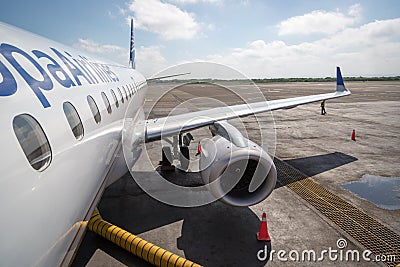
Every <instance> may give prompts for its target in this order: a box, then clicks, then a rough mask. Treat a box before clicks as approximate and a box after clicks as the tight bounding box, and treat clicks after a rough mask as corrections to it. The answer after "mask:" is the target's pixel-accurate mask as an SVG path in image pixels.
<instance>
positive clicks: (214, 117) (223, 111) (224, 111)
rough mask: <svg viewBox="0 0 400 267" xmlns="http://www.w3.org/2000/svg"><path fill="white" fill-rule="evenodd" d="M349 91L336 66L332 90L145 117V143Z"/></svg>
mask: <svg viewBox="0 0 400 267" xmlns="http://www.w3.org/2000/svg"><path fill="white" fill-rule="evenodd" d="M350 94H351V92H350V91H349V90H347V89H346V87H345V85H344V82H343V78H342V74H341V72H340V68H339V67H337V75H336V91H335V92H333V93H327V94H318V95H310V96H301V97H294V98H286V99H278V100H271V101H263V102H257V103H250V104H240V105H234V106H227V107H221V108H213V109H209V110H202V111H196V112H191V113H185V114H180V115H174V116H169V117H163V118H159V119H151V120H147V121H146V142H152V141H156V140H160V139H161V136H163V137H167V136H172V135H175V134H178V133H180V132H186V131H190V130H193V129H197V128H201V127H204V126H207V125H211V124H213V123H214V122H216V121H221V120H229V119H234V118H238V117H246V116H249V115H253V114H258V113H262V112H267V111H272V110H278V109H287V108H292V107H296V106H299V105H304V104H309V103H313V102H318V101H322V100H327V99H333V98H338V97H343V96H347V95H350Z"/></svg>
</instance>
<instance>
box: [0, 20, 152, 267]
mask: <svg viewBox="0 0 400 267" xmlns="http://www.w3.org/2000/svg"><path fill="white" fill-rule="evenodd" d="M0 45H1V46H0V74H1V75H0V106H1V113H2V114H1V116H0V127H1V140H0V144H1V145H0V148H1V152H2V153H1V155H0V158H1V164H0V173H1V176H0V214H1V222H0V229H2V238H1V241H0V265H1V266H32V265H34V266H56V265H68V264H69V261H70V259H71V257H72V255H73V253H74V250H75V249H76V246H77V244H78V243H79V240H80V238H81V237H82V234H83V229H84V226H85V221H87V220H88V218H89V217H90V215H91V212H92V211H93V209H94V208H95V206H96V205H97V202H98V201H99V198H100V197H101V194H102V192H103V190H104V188H105V186H106V184H107V183H110V182H112V181H114V180H116V179H118V178H119V177H121V176H122V175H123V174H124V173H125V172H126V171H127V167H126V164H125V160H124V157H123V153H122V148H121V135H122V129H123V121H124V116H125V112H126V110H127V107H128V105H135V106H136V107H137V108H135V109H132V110H133V111H134V112H140V111H141V107H142V106H143V101H144V95H145V91H146V90H145V89H146V87H147V84H146V79H145V78H144V77H143V76H142V75H141V74H140V73H138V72H137V71H135V70H133V69H130V68H126V67H124V66H121V65H117V64H114V63H110V62H108V61H105V60H99V59H97V58H94V57H89V56H87V55H85V53H82V52H79V51H76V50H75V49H73V48H70V47H66V46H63V45H61V44H59V43H56V42H53V41H50V40H47V39H45V38H42V37H39V36H37V35H34V34H31V33H28V32H26V31H23V30H20V29H17V28H14V27H12V26H9V25H7V24H2V23H0ZM21 51H22V52H21ZM57 52H59V54H61V56H60V55H59V54H57ZM38 66H39V67H38ZM43 71H44V72H45V73H43ZM75 71H80V74H78V72H75ZM27 74H28V75H27ZM78 80H79V81H78ZM14 85H15V86H16V87H15V88H14ZM122 87H124V89H123V88H122ZM117 88H119V90H121V91H122V92H123V96H122V97H123V98H124V103H122V100H121V97H120V95H119V92H118V89H117ZM128 88H129V89H128ZM14 89H15V90H14ZM111 89H112V90H113V91H114V92H115V94H116V96H117V99H118V105H119V107H117V106H116V103H115V101H114V98H113V96H112V94H111ZM124 90H125V91H127V92H128V93H127V94H128V95H129V96H127V95H125V93H124ZM102 92H104V93H105V94H106V96H107V98H108V100H109V102H110V104H111V110H112V111H111V113H109V112H108V111H107V107H106V104H105V102H104V100H103V97H102V95H101V93H102ZM87 96H91V97H92V98H93V99H94V100H95V102H96V104H97V106H98V109H99V110H100V116H101V121H100V122H99V123H96V121H95V119H94V115H93V114H92V111H91V109H90V107H89V104H88V100H87ZM67 101H68V102H70V103H71V104H72V105H73V106H74V107H75V109H76V111H77V112H78V114H79V116H80V119H81V121H82V124H83V128H84V136H83V137H82V138H81V139H80V140H78V139H77V138H75V136H74V134H73V132H72V130H71V127H70V125H69V123H68V120H67V118H66V114H65V112H64V110H63V104H64V103H65V102H67ZM131 102H133V103H131ZM21 114H28V115H29V116H31V117H33V118H34V119H35V120H36V121H37V122H38V123H39V124H40V126H41V127H42V129H43V132H44V133H45V135H46V137H47V139H48V142H49V145H50V148H51V161H50V163H49V164H48V165H47V166H46V167H45V168H44V169H42V170H36V169H34V168H33V167H32V166H31V164H30V162H29V161H28V159H27V157H26V155H25V154H24V151H23V149H22V148H21V144H20V142H19V141H18V138H17V137H16V133H15V129H14V127H13V120H14V118H15V117H16V116H18V115H21ZM130 116H131V117H134V116H135V114H130Z"/></svg>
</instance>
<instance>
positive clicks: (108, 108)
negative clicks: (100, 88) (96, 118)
mask: <svg viewBox="0 0 400 267" xmlns="http://www.w3.org/2000/svg"><path fill="white" fill-rule="evenodd" d="M101 97H102V98H103V101H104V105H106V107H107V112H108V114H111V111H112V110H111V105H110V101H108V97H107V95H106V94H105V93H104V92H101Z"/></svg>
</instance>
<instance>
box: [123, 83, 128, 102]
mask: <svg viewBox="0 0 400 267" xmlns="http://www.w3.org/2000/svg"><path fill="white" fill-rule="evenodd" d="M122 90H123V91H124V92H125V99H126V101H128V93H127V92H126V90H125V87H123V86H122Z"/></svg>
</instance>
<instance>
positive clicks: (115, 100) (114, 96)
mask: <svg viewBox="0 0 400 267" xmlns="http://www.w3.org/2000/svg"><path fill="white" fill-rule="evenodd" d="M111 95H112V96H113V98H114V102H115V106H116V107H117V108H118V107H119V102H118V99H117V96H116V95H115V93H114V90H113V89H111Z"/></svg>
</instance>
